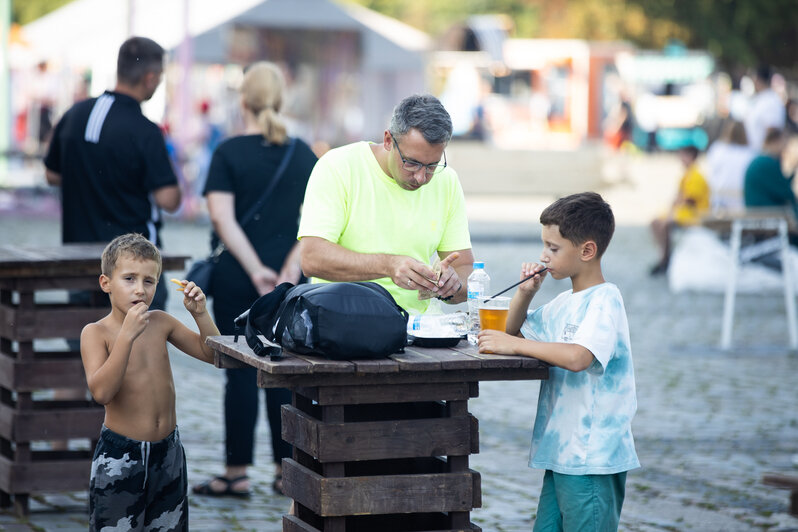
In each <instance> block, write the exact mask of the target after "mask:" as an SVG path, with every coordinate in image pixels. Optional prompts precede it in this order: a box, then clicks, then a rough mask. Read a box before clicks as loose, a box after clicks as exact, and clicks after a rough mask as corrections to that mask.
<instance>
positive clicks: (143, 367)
mask: <svg viewBox="0 0 798 532" xmlns="http://www.w3.org/2000/svg"><path fill="white" fill-rule="evenodd" d="M160 275H161V255H160V253H159V252H158V249H157V248H156V247H155V246H154V245H153V244H152V243H151V242H149V241H148V240H147V239H146V238H144V237H143V236H141V235H139V234H135V233H130V234H126V235H122V236H119V237H117V238H115V239H114V240H113V241H111V243H110V244H108V246H107V247H106V248H105V250H104V251H103V255H102V275H100V287H101V288H102V290H103V292H105V293H107V294H108V296H109V298H110V301H111V312H110V313H109V314H108V315H107V316H105V317H104V318H102V319H101V320H99V321H97V322H95V323H90V324H88V325H86V327H84V329H83V332H82V333H81V337H80V352H81V357H82V358H83V367H84V369H85V371H86V382H87V383H88V386H89V391H90V392H91V394H92V396H93V397H94V400H95V401H97V402H98V403H100V404H102V405H104V406H105V421H104V423H103V428H102V431H101V433H100V439H99V443H98V444H97V449H96V450H95V453H94V459H93V462H92V467H91V481H90V485H89V524H90V529H91V530H100V529H103V528H104V527H109V528H111V529H114V530H117V529H118V530H144V529H145V528H146V529H147V530H149V529H151V528H158V527H160V528H158V529H159V530H188V502H187V499H186V491H187V486H188V483H187V479H186V460H185V456H184V454H183V446H182V444H181V443H180V436H179V434H178V430H177V420H176V414H175V386H174V380H173V378H172V369H171V367H170V365H169V355H168V353H167V348H166V347H167V346H166V343H167V342H170V343H171V344H172V345H173V346H175V347H176V348H177V349H179V350H181V351H183V352H184V353H187V354H188V355H191V356H193V357H194V358H197V359H199V360H202V361H205V362H208V363H212V362H213V350H212V349H211V348H210V347H208V346H207V345H205V339H206V338H207V337H208V336H214V335H218V334H219V330H218V329H217V328H216V325H215V324H214V322H213V320H212V319H211V317H210V315H209V314H208V312H207V310H206V308H205V294H203V292H202V290H201V289H200V288H199V287H198V286H196V285H195V284H194V283H192V282H186V281H182V282H181V283H180V284H181V286H182V288H181V290H182V292H183V305H185V307H186V310H188V311H189V313H191V316H192V317H193V318H194V321H195V322H196V323H197V327H198V328H199V331H200V332H199V334H198V333H196V332H193V331H192V330H190V329H189V328H188V327H186V326H185V325H183V324H182V323H181V322H180V321H179V320H178V319H177V318H175V317H173V316H170V315H169V314H167V313H165V312H163V311H160V310H152V311H150V310H149V305H150V303H151V302H152V299H153V296H154V295H155V288H156V286H157V284H158V279H159V277H160Z"/></svg>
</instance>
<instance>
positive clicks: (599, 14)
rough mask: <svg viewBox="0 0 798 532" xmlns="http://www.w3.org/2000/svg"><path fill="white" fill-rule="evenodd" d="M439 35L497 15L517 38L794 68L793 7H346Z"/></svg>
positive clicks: (541, 3) (563, 0)
mask: <svg viewBox="0 0 798 532" xmlns="http://www.w3.org/2000/svg"><path fill="white" fill-rule="evenodd" d="M351 1H356V2H357V3H359V4H361V5H364V6H366V7H369V8H371V9H374V10H375V11H379V12H381V13H384V14H386V15H389V16H392V17H395V18H397V19H399V20H402V21H404V22H406V23H408V24H411V25H413V26H416V27H418V28H420V29H423V30H424V31H426V32H428V33H430V34H431V35H438V34H440V33H441V32H443V31H444V30H446V28H447V27H449V26H451V25H452V24H455V23H462V22H464V21H465V20H466V19H467V18H468V16H469V15H471V14H488V13H503V14H507V15H510V17H511V18H512V19H513V21H514V23H515V31H514V35H513V36H515V37H531V38H579V39H588V40H615V39H622V40H628V41H630V42H633V43H635V44H637V45H638V46H640V47H641V48H654V49H661V48H662V47H664V46H665V45H666V44H667V43H668V42H670V41H672V40H678V41H681V42H683V43H685V44H686V45H687V46H688V47H689V48H696V49H706V50H709V51H710V52H711V53H712V54H713V55H714V56H715V57H716V58H717V59H718V61H719V62H720V64H721V65H722V66H723V67H724V68H725V69H727V70H730V71H734V70H736V69H738V68H744V67H750V66H753V65H755V64H757V63H769V64H772V65H774V66H777V67H779V68H781V69H783V70H787V69H792V70H794V69H796V65H798V2H797V1H796V0H493V1H490V0H436V1H435V2H429V1H428V0H351Z"/></svg>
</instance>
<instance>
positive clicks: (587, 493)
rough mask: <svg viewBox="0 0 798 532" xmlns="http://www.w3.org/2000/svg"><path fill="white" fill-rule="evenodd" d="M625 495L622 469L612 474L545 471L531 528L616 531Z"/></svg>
mask: <svg viewBox="0 0 798 532" xmlns="http://www.w3.org/2000/svg"><path fill="white" fill-rule="evenodd" d="M625 494H626V472H623V473H615V474H613V475H563V474H561V473H555V472H553V471H548V470H547V471H546V474H545V475H544V476H543V488H542V489H541V490H540V502H539V503H538V515H537V518H536V519H535V528H534V530H535V531H537V532H544V531H545V532H551V531H557V530H562V531H564V532H575V531H579V532H589V531H594V532H611V531H614V530H618V522H619V521H620V519H621V507H622V506H623V499H624V495H625Z"/></svg>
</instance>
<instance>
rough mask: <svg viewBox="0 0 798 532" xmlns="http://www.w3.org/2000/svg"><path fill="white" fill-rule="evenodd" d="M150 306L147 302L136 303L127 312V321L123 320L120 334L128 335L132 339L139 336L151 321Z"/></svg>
mask: <svg viewBox="0 0 798 532" xmlns="http://www.w3.org/2000/svg"><path fill="white" fill-rule="evenodd" d="M149 309H150V307H148V306H147V304H146V303H136V304H135V305H133V307H131V308H130V310H128V311H127V314H125V321H123V322H122V330H121V331H120V334H125V335H127V337H128V338H130V340H131V341H133V340H135V339H136V338H138V337H139V335H140V334H141V333H143V332H144V329H146V328H147V324H149V323H150V313H149V312H148V311H149Z"/></svg>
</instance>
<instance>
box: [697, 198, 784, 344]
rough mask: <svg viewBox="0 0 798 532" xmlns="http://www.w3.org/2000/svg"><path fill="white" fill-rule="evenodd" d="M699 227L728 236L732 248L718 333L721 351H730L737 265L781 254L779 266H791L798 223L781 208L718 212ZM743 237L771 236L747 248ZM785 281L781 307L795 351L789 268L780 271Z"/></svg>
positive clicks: (708, 216)
mask: <svg viewBox="0 0 798 532" xmlns="http://www.w3.org/2000/svg"><path fill="white" fill-rule="evenodd" d="M702 225H704V226H705V227H708V228H710V229H713V230H716V231H718V232H719V233H721V234H728V235H729V243H730V246H731V257H732V269H731V273H730V275H729V280H728V283H727V285H726V294H725V298H724V302H723V328H722V331H721V340H720V347H721V349H726V350H727V349H730V348H731V336H732V326H733V321H734V300H735V296H736V292H737V273H738V269H739V265H740V262H749V261H751V260H754V259H756V258H758V257H761V256H763V255H767V254H769V253H772V252H774V251H780V252H781V262H782V265H788V264H790V260H789V249H790V242H789V235H790V234H793V235H796V234H798V223H796V220H795V215H794V213H793V211H792V209H789V208H781V207H773V208H770V207H763V208H747V209H745V210H742V211H739V210H735V211H719V212H713V213H711V214H709V215H707V216H706V217H705V218H704V219H703V220H702ZM743 233H749V234H753V235H756V236H760V237H761V236H767V235H773V234H774V233H775V235H776V236H775V237H773V238H770V239H768V240H763V241H759V242H757V243H755V244H752V245H750V246H746V247H743V246H742V238H743ZM781 271H782V276H783V278H784V303H785V307H786V309H787V331H788V334H789V338H790V348H792V349H798V328H796V311H795V291H794V290H795V288H794V287H795V285H794V282H795V280H794V279H793V278H792V273H793V272H792V268H790V267H783V268H782V269H781Z"/></svg>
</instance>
